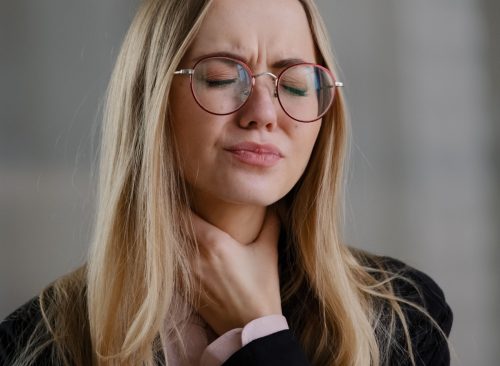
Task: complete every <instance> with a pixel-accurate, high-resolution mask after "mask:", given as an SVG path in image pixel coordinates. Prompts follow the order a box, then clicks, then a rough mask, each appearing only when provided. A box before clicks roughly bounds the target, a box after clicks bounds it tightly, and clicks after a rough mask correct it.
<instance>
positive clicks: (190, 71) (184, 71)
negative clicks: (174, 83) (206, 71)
mask: <svg viewBox="0 0 500 366" xmlns="http://www.w3.org/2000/svg"><path fill="white" fill-rule="evenodd" d="M193 73H194V69H181V70H177V71H174V75H193Z"/></svg>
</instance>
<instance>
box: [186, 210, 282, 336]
mask: <svg viewBox="0 0 500 366" xmlns="http://www.w3.org/2000/svg"><path fill="white" fill-rule="evenodd" d="M192 221H193V225H194V232H195V235H196V240H197V241H198V245H199V250H200V255H199V257H198V258H195V259H194V260H193V262H192V268H193V272H194V275H195V277H197V279H198V280H199V281H200V283H201V292H200V294H199V300H200V301H199V303H198V304H197V305H198V307H197V310H198V312H199V314H200V315H201V316H202V318H203V319H205V321H206V322H207V323H208V324H209V325H210V326H211V327H212V329H213V330H214V331H215V332H216V333H217V334H219V335H220V334H223V333H225V332H227V331H228V330H231V329H234V328H241V327H243V326H245V325H246V324H247V323H248V322H250V321H251V320H253V319H256V318H260V317H262V316H266V315H271V314H282V311H281V298H280V287H279V275H278V237H279V230H280V223H279V219H278V216H277V215H276V213H274V211H272V210H269V209H268V210H267V214H266V218H265V220H264V224H263V226H262V230H261V232H260V234H259V237H258V238H257V239H256V240H255V241H254V242H253V243H251V244H248V245H244V244H241V243H239V242H237V241H236V240H234V239H233V238H232V237H231V236H230V235H229V234H227V233H226V232H224V231H222V230H220V229H219V228H217V227H215V226H213V225H211V224H210V223H208V222H207V221H205V220H203V219H202V218H200V217H199V216H197V215H196V214H194V213H193V214H192Z"/></svg>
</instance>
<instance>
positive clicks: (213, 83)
mask: <svg viewBox="0 0 500 366" xmlns="http://www.w3.org/2000/svg"><path fill="white" fill-rule="evenodd" d="M236 80H237V79H236V78H234V79H207V80H205V83H206V84H207V86H208V87H210V88H222V87H224V86H226V85H231V84H234V83H235V82H236Z"/></svg>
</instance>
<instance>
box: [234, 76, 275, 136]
mask: <svg viewBox="0 0 500 366" xmlns="http://www.w3.org/2000/svg"><path fill="white" fill-rule="evenodd" d="M268 75H269V76H271V78H270V77H268ZM259 76H263V77H262V78H259V79H260V80H259V79H257V78H258V77H259ZM270 79H271V80H270ZM275 80H276V76H274V75H273V74H271V73H268V72H265V73H261V74H257V75H254V77H253V89H252V94H251V95H250V96H249V97H248V100H247V101H246V103H245V105H244V106H243V108H242V109H241V111H240V113H239V116H238V123H239V125H240V127H243V128H247V129H248V128H266V129H267V130H268V131H271V130H273V129H274V128H275V127H276V125H277V123H278V108H280V107H279V103H278V99H277V98H276V97H275V95H276V87H275Z"/></svg>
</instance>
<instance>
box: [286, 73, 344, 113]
mask: <svg viewBox="0 0 500 366" xmlns="http://www.w3.org/2000/svg"><path fill="white" fill-rule="evenodd" d="M334 91H335V87H334V81H333V79H332V77H331V76H330V74H329V73H328V72H327V71H326V70H325V69H323V68H321V67H319V66H315V65H308V64H302V65H297V66H292V67H290V68H288V69H286V70H285V71H284V72H283V74H281V76H280V79H279V83H278V97H279V100H280V103H281V106H282V107H283V109H284V110H285V112H286V113H287V114H288V115H289V116H290V117H292V118H294V119H296V120H298V121H303V122H310V121H315V120H317V119H318V118H320V117H321V116H322V115H323V114H324V113H325V112H326V111H327V110H328V108H329V107H330V104H331V102H332V99H333V93H334Z"/></svg>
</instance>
